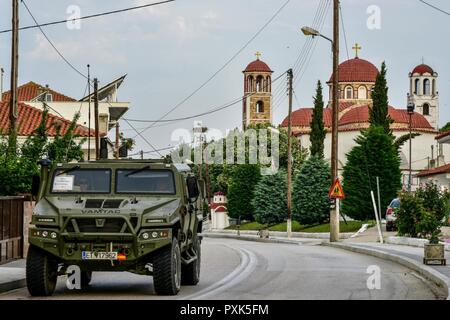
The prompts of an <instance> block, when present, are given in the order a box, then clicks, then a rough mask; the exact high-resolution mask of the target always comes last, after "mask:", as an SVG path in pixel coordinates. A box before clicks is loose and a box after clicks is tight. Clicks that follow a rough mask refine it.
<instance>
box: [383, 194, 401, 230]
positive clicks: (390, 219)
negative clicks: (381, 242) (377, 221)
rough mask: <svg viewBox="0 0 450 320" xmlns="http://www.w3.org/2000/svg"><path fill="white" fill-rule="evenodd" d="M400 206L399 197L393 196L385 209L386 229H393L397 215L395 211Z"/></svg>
mask: <svg viewBox="0 0 450 320" xmlns="http://www.w3.org/2000/svg"><path fill="white" fill-rule="evenodd" d="M399 208H400V199H399V198H395V199H394V200H392V201H391V203H390V204H389V206H388V207H387V210H386V231H394V229H396V226H395V220H397V216H396V215H395V211H397V210H398V209H399Z"/></svg>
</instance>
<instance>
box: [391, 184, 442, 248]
mask: <svg viewBox="0 0 450 320" xmlns="http://www.w3.org/2000/svg"><path fill="white" fill-rule="evenodd" d="M448 199H449V194H448V192H441V191H439V189H438V187H437V185H435V184H433V183H427V184H426V185H425V186H424V187H421V188H419V189H418V190H417V191H416V192H415V194H411V193H406V192H404V193H402V194H401V195H400V203H401V204H400V209H399V210H398V212H397V221H396V224H397V227H398V233H399V235H408V236H410V237H420V238H425V239H428V240H430V243H438V242H439V235H440V232H441V230H440V228H441V226H442V225H443V224H444V223H445V220H446V217H447V214H448V207H449V206H448Z"/></svg>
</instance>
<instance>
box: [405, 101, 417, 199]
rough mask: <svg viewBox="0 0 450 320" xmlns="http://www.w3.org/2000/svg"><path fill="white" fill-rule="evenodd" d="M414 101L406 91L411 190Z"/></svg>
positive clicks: (409, 188)
mask: <svg viewBox="0 0 450 320" xmlns="http://www.w3.org/2000/svg"><path fill="white" fill-rule="evenodd" d="M414 108H415V106H414V103H413V102H412V100H411V97H410V95H409V93H408V106H407V108H406V109H407V112H408V115H409V179H408V191H409V192H411V184H412V162H411V161H412V160H411V158H412V115H413V114H414Z"/></svg>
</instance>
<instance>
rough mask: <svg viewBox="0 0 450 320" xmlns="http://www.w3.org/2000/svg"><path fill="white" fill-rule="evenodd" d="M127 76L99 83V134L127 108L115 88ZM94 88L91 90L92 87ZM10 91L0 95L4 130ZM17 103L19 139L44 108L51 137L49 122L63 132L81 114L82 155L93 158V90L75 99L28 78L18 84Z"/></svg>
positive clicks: (105, 133) (104, 134) (103, 134)
mask: <svg viewBox="0 0 450 320" xmlns="http://www.w3.org/2000/svg"><path fill="white" fill-rule="evenodd" d="M125 77H126V75H124V76H122V77H120V78H118V79H115V80H114V81H111V82H110V83H107V84H106V85H104V86H101V84H100V88H99V90H98V98H99V108H98V109H99V113H98V120H99V133H100V136H101V137H107V136H108V133H109V132H110V131H111V129H113V128H114V127H116V125H117V123H118V121H119V119H120V118H121V117H122V116H123V115H124V114H125V112H127V111H128V109H129V105H130V104H129V102H120V101H119V100H118V89H119V87H120V86H121V84H122V83H123V81H124V79H125ZM91 91H93V90H91ZM10 95H11V92H10V91H6V92H4V93H2V94H1V100H0V102H1V108H2V110H1V120H2V121H1V122H0V130H2V132H7V127H8V125H9V122H8V111H7V109H8V107H7V106H8V105H9V99H10ZM18 101H19V102H20V103H19V119H18V130H19V132H18V133H19V139H21V140H24V139H26V137H27V136H28V135H30V134H32V132H33V130H34V129H35V128H36V127H37V126H38V125H39V123H40V120H41V119H42V112H43V110H44V108H45V107H47V109H48V112H49V117H48V123H49V128H50V136H52V135H54V134H55V131H54V129H52V128H53V126H52V125H51V124H53V123H55V122H58V123H60V124H61V125H62V128H61V130H62V132H64V130H66V127H67V126H68V124H70V122H71V121H72V119H74V116H75V114H77V113H78V112H79V113H80V117H79V119H78V122H77V124H78V126H77V129H76V133H77V134H79V135H80V138H81V137H85V138H87V139H86V142H85V143H84V144H83V146H82V149H83V151H84V153H85V158H86V159H87V158H88V153H89V157H90V158H91V159H95V118H94V117H95V115H94V103H93V93H91V94H90V95H89V94H88V95H87V96H85V97H82V98H81V99H79V100H77V99H75V98H73V97H70V96H68V95H65V94H63V93H60V92H59V91H56V90H54V89H53V88H50V86H49V85H41V84H38V83H36V82H33V81H29V82H27V83H25V84H23V85H21V86H19V87H18ZM107 141H108V147H109V154H110V155H111V156H112V155H113V145H112V143H111V142H110V141H109V139H108V140H107Z"/></svg>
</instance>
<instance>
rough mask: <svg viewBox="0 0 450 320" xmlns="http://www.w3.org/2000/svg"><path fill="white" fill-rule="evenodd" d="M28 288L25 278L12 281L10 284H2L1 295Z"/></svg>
mask: <svg viewBox="0 0 450 320" xmlns="http://www.w3.org/2000/svg"><path fill="white" fill-rule="evenodd" d="M26 286H27V281H26V279H25V278H23V279H17V280H12V281H9V282H3V283H0V294H1V293H4V292H8V291H11V290H15V289H20V288H23V287H26Z"/></svg>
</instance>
